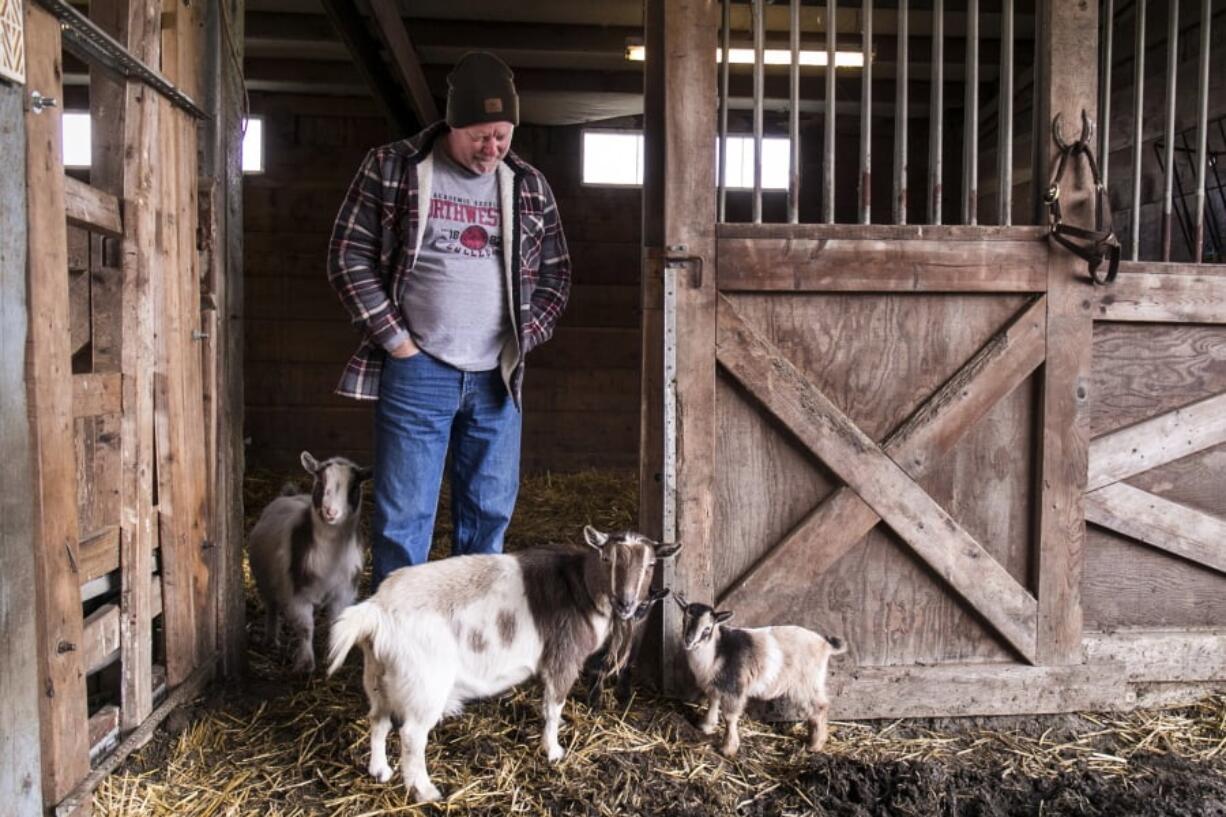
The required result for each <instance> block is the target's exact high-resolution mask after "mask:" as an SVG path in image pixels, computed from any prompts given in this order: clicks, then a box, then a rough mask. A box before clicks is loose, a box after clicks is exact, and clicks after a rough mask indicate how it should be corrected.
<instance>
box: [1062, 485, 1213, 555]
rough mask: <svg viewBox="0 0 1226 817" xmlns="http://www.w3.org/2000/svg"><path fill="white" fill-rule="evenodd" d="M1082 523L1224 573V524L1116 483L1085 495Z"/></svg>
mask: <svg viewBox="0 0 1226 817" xmlns="http://www.w3.org/2000/svg"><path fill="white" fill-rule="evenodd" d="M1086 520H1087V521H1089V522H1093V523H1094V524H1096V525H1101V526H1103V527H1105V528H1109V529H1111V530H1113V531H1116V532H1117V533H1122V534H1124V535H1125V536H1130V537H1132V538H1133V539H1137V540H1139V541H1141V542H1144V543H1145V544H1147V545H1152V546H1154V547H1156V548H1159V549H1161V550H1165V551H1167V552H1168V553H1174V554H1175V555H1177V556H1182V557H1183V558H1185V559H1188V560H1189V561H1193V562H1196V563H1197V564H1200V565H1204V566H1205V567H1209V568H1212V569H1214V570H1217V571H1219V572H1222V573H1226V521H1224V520H1222V519H1219V518H1218V517H1216V516H1213V515H1211V514H1207V513H1204V512H1203V511H1198V510H1196V509H1194V508H1189V507H1188V506H1186V505H1181V504H1179V503H1178V502H1172V501H1171V500H1169V499H1164V498H1162V497H1160V496H1156V495H1154V494H1151V493H1149V492H1148V491H1143V490H1141V489H1140V488H1135V487H1133V486H1131V485H1129V484H1128V483H1126V482H1117V483H1115V484H1114V485H1108V486H1106V487H1104V488H1099V489H1098V490H1097V491H1092V492H1090V493H1089V494H1087V495H1086Z"/></svg>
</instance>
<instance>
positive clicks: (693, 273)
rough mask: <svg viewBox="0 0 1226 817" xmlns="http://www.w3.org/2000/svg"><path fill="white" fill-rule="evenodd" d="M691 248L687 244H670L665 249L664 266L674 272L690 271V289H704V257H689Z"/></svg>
mask: <svg viewBox="0 0 1226 817" xmlns="http://www.w3.org/2000/svg"><path fill="white" fill-rule="evenodd" d="M689 249H690V248H689V247H688V246H687V245H685V244H669V245H668V246H667V247H666V248H665V254H664V266H665V267H666V268H668V269H672V270H681V269H689V271H690V275H689V279H690V288H691V289H700V288H701V287H702V256H698V255H688V254H687V253H688V252H689Z"/></svg>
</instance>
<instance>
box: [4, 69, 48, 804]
mask: <svg viewBox="0 0 1226 817" xmlns="http://www.w3.org/2000/svg"><path fill="white" fill-rule="evenodd" d="M25 93H26V90H25V88H24V87H22V86H21V85H8V84H5V83H4V82H0V153H2V154H4V155H5V156H25V153H26V134H25V122H24V121H23V117H22V113H21V107H22V98H23V97H24V96H25ZM27 320H28V316H27V313H26V178H25V175H24V174H22V173H3V174H0V462H3V463H4V468H3V469H0V576H3V577H4V580H3V581H0V644H3V645H4V647H3V655H2V657H0V802H3V803H4V804H5V811H6V812H7V813H9V814H12V815H13V817H37V816H38V815H41V814H42V812H43V799H42V789H41V788H40V787H39V786H38V785H37V781H38V779H39V774H40V769H39V767H40V764H41V750H40V747H39V726H38V699H39V695H38V688H39V687H38V650H37V647H36V645H37V643H38V642H37V640H36V637H35V633H36V625H35V617H36V615H37V612H38V610H39V609H40V608H39V607H38V605H37V603H36V602H37V597H38V596H37V593H36V591H35V569H34V550H35V545H34V542H35V540H34V519H33V514H32V511H33V508H34V496H35V492H34V490H33V489H34V485H33V483H32V482H31V480H30V476H29V474H30V443H29V429H30V421H29V415H28V414H27V407H26V382H25V356H26V330H27Z"/></svg>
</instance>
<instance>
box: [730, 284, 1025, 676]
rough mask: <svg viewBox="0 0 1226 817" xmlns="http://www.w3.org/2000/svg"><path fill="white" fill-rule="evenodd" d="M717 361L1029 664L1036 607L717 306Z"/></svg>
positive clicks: (737, 319)
mask: <svg viewBox="0 0 1226 817" xmlns="http://www.w3.org/2000/svg"><path fill="white" fill-rule="evenodd" d="M717 354H718V358H719V362H720V364H721V365H722V366H724V368H725V369H727V370H728V372H729V373H730V374H732V376H733V377H735V378H736V379H737V380H738V381H740V383H741V384H742V385H743V386H745V388H746V389H748V390H749V392H750V393H751V394H752V395H753V396H754V397H755V398H756V399H757V400H759V401H760V402H761V403H762V405H763V406H764V407H765V408H766V409H767V410H768V411H770V412H771V414H773V415H774V416H775V417H776V418H777V419H778V420H779V421H780V422H782V423H783V424H784V425H785V426H787V428H788V429H789V430H790V431H791V433H792V434H794V435H795V436H796V438H797V439H798V440H800V442H801V443H802V444H803V445H804V446H805V447H806V448H808V449H809V450H810V451H812V452H813V453H814V454H816V455H817V456H818V457H820V458H821V460H822V461H823V462H824V463H825V464H826V465H827V466H828V467H829V468H830V470H832V471H834V473H835V474H837V475H838V477H839V478H840V479H841V480H843V481H844V482H846V483H847V485H848V487H850V488H851V489H852V490H854V491H855V492H856V493H857V494H859V496H860V498H861V499H863V500H864V502H865V503H866V504H868V505H869V507H871V508H872V509H873V511H874V512H875V513H876V514H877V515H878V516H880V517H881V518H882V519H883V520H884V521H885V522H886V524H888V525H889V526H890V527H891V528H893V529H894V532H895V533H897V534H898V535H899V536H900V537H901V538H902V539H903V540H904V541H906V542H907V544H908V545H910V546H911V548H912V549H913V550H915V552H916V553H917V554H918V555H919V556H920V558H922V559H923V560H924V561H925V562H926V563H927V564H928V565H929V566H930V567H932V569H933V570H935V571H936V573H937V575H938V576H940V577H941V578H942V579H944V580H945V581H946V582H947V583H948V584H949V585H950V586H951V587H952V588H953V589H954V590H955V591H956V592H957V593H958V594H959V595H961V596H962V597H963V598H964V599H965V600H966V601H967V602H968V603H970V605H971V606H972V607H974V608H975V610H977V611H978V612H979V614H980V615H981V616H983V618H984V619H986V620H987V622H988V623H989V624H991V625H992V627H993V628H994V629H995V630H996V631H997V632H998V633H1000V634H1001V635H1002V636H1003V637H1004V639H1005V640H1006V641H1007V642H1008V643H1009V644H1010V645H1011V646H1012V647H1013V648H1014V649H1016V650H1017V651H1018V652H1019V653H1020V654H1021V655H1022V656H1023V657H1025V658H1026V659H1027V660H1033V658H1034V651H1035V629H1034V628H1035V616H1036V612H1037V609H1036V603H1035V600H1034V598H1032V597H1031V596H1030V594H1029V593H1027V592H1026V590H1025V588H1023V587H1022V586H1021V585H1020V584H1018V582H1017V581H1016V580H1015V579H1014V578H1013V577H1012V576H1011V575H1009V572H1008V571H1007V570H1005V568H1003V567H1002V566H1001V565H1000V563H999V562H997V561H996V560H995V559H994V558H992V555H991V554H990V553H988V552H987V551H986V550H984V548H983V546H982V545H980V544H979V543H978V542H977V541H975V539H974V537H972V536H971V535H970V534H969V533H967V532H966V530H965V529H963V528H962V526H961V525H959V524H958V523H957V521H955V520H954V519H953V517H951V516H950V515H949V514H948V513H946V512H945V510H944V509H943V508H942V507H941V506H940V505H938V504H937V503H936V502H935V501H933V499H932V497H930V496H929V495H928V494H927V493H926V492H925V491H924V490H923V488H921V487H920V486H919V485H918V484H916V483H915V482H914V481H913V480H912V479H911V478H910V477H909V476H907V474H906V472H905V471H903V470H902V468H900V467H899V466H898V465H897V463H895V462H894V461H893V460H892V459H890V457H889V456H888V455H887V454H886V453H885V452H884V451H882V449H881V448H880V447H879V446H878V445H877V444H876V443H875V442H873V440H872V439H871V438H869V437H868V436H867V435H866V434H864V432H862V431H861V430H860V429H859V428H857V427H856V426H855V424H854V423H852V422H851V420H849V419H848V418H847V416H846V415H844V414H843V413H842V412H841V411H839V409H838V408H837V407H836V406H835V405H834V404H833V403H831V402H830V401H829V400H828V399H827V398H826V396H825V395H824V394H822V393H821V391H819V390H818V389H817V388H815V387H814V386H813V384H812V383H810V382H809V381H808V380H807V379H806V378H805V376H804V375H803V374H802V373H801V372H800V370H799V369H797V368H796V367H795V366H794V365H793V364H792V363H791V362H790V361H788V360H787V358H786V357H784V356H783V354H782V353H781V352H780V351H779V350H778V349H777V348H776V347H774V346H773V345H771V344H770V343H769V342H768V341H766V340H765V339H764V338H763V337H762V336H761V335H759V334H758V332H757V331H756V330H754V329H753V328H752V327H751V326H750V325H749V324H747V323H746V322H745V321H744V320H743V319H742V318H741V316H740V315H739V314H738V313H737V311H736V309H735V308H734V307H733V305H732V303H731V302H730V301H729V300H728V299H727V298H725V297H723V296H720V299H719V338H718V341H717Z"/></svg>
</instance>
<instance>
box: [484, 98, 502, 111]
mask: <svg viewBox="0 0 1226 817" xmlns="http://www.w3.org/2000/svg"><path fill="white" fill-rule="evenodd" d="M485 112H486V113H502V99H501V98H500V97H491V98H489V99H486V100H485Z"/></svg>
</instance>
